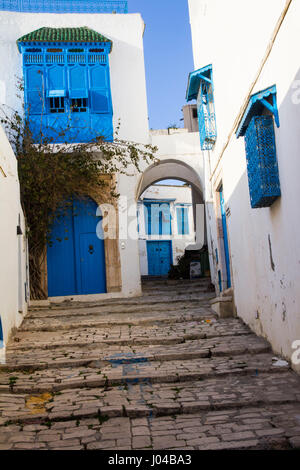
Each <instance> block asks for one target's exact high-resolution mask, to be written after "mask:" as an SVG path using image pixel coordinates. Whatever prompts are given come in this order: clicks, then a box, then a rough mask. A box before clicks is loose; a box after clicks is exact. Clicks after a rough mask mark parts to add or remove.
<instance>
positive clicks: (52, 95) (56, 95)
mask: <svg viewBox="0 0 300 470" xmlns="http://www.w3.org/2000/svg"><path fill="white" fill-rule="evenodd" d="M63 96H66V90H48V91H47V97H48V98H60V97H63Z"/></svg>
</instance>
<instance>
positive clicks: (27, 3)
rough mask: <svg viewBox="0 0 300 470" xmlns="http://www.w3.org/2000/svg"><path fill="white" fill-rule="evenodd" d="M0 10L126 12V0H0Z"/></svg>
mask: <svg viewBox="0 0 300 470" xmlns="http://www.w3.org/2000/svg"><path fill="white" fill-rule="evenodd" d="M0 10H2V11H3V10H4V11H18V12H23V13H128V2H127V0H122V1H121V0H111V1H101V0H0Z"/></svg>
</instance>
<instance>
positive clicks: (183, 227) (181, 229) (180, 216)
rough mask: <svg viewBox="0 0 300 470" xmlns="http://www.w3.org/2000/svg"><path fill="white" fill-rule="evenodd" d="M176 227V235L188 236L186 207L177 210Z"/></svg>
mask: <svg viewBox="0 0 300 470" xmlns="http://www.w3.org/2000/svg"><path fill="white" fill-rule="evenodd" d="M177 227H178V235H188V234H189V214H188V208H187V207H178V208H177Z"/></svg>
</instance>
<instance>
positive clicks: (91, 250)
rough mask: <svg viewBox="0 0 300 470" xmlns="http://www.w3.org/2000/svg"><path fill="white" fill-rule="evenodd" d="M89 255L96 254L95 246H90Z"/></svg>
mask: <svg viewBox="0 0 300 470" xmlns="http://www.w3.org/2000/svg"><path fill="white" fill-rule="evenodd" d="M89 253H90V255H92V254H93V253H94V247H93V245H90V246H89Z"/></svg>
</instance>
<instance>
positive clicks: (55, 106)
mask: <svg viewBox="0 0 300 470" xmlns="http://www.w3.org/2000/svg"><path fill="white" fill-rule="evenodd" d="M49 110H50V113H52V114H53V113H64V112H65V99H64V98H63V97H60V98H59V97H57V98H49Z"/></svg>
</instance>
